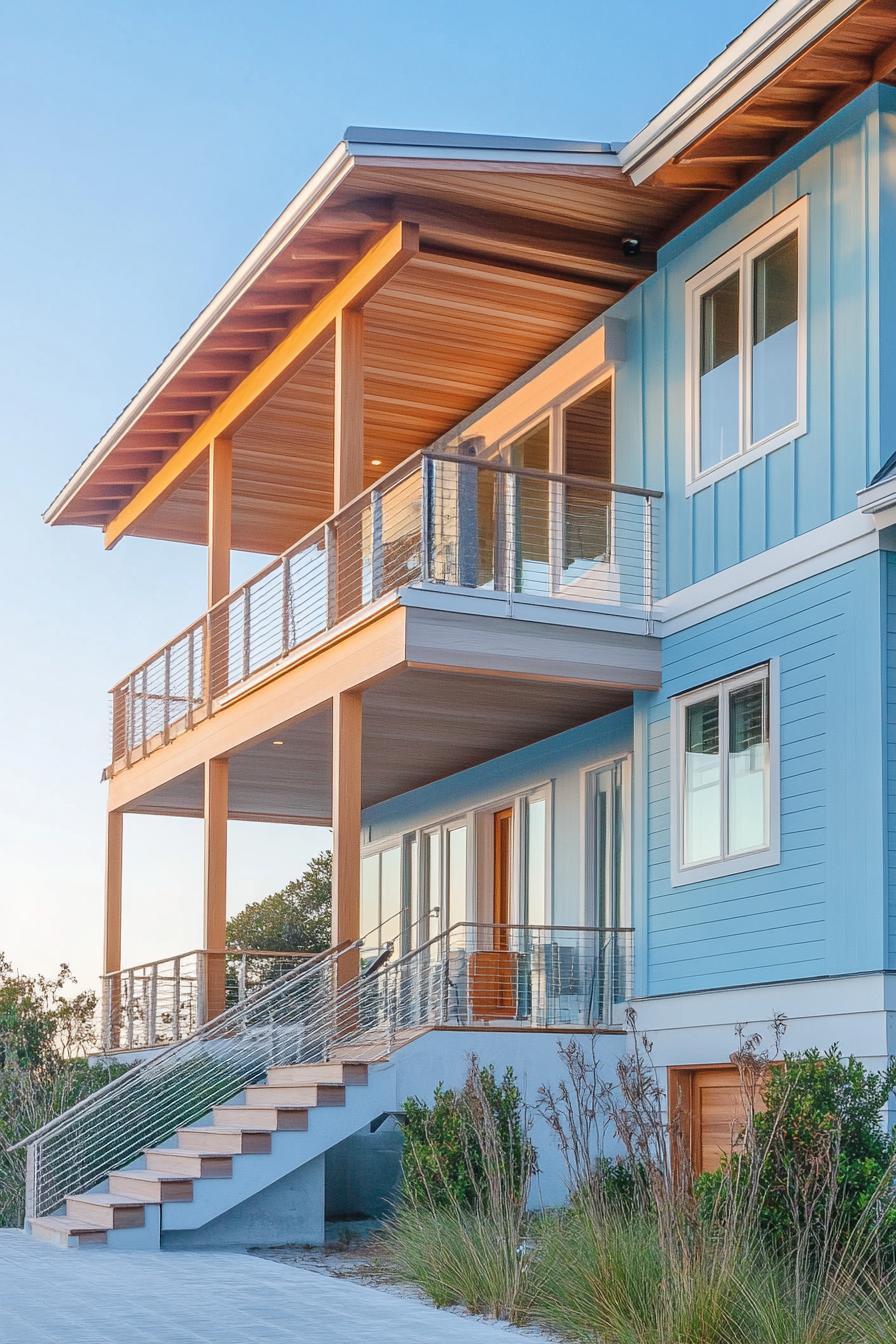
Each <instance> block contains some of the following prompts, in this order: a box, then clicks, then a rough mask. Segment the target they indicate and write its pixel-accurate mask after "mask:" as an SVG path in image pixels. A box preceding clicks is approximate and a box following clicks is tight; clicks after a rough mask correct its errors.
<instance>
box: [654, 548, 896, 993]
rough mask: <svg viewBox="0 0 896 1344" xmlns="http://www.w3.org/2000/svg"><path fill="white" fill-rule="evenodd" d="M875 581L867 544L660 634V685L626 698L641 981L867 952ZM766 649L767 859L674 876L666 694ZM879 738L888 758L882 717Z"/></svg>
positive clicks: (679, 982)
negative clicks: (640, 802)
mask: <svg viewBox="0 0 896 1344" xmlns="http://www.w3.org/2000/svg"><path fill="white" fill-rule="evenodd" d="M880 583H881V577H880V562H879V559H878V557H877V556H869V557H867V558H866V559H864V560H861V561H857V562H855V563H854V564H851V565H844V566H841V567H839V568H838V569H835V570H831V571H829V572H827V573H825V574H821V575H819V576H817V577H815V578H813V579H809V580H806V581H805V582H803V583H800V584H796V585H793V586H792V587H789V588H787V589H784V590H782V591H781V592H778V593H775V594H771V595H769V596H768V597H765V598H762V599H760V600H758V601H755V602H752V603H749V604H747V605H745V606H744V607H742V608H740V609H738V610H736V611H732V612H729V613H727V614H726V615H724V616H719V617H716V618H714V619H712V620H709V621H705V622H702V623H701V624H700V625H697V626H694V627H692V628H691V629H690V630H687V631H684V632H682V633H680V634H678V635H672V636H668V637H667V638H666V640H665V641H664V646H663V653H664V665H663V692H662V693H661V694H660V695H657V696H643V697H639V706H638V713H639V714H641V715H643V716H644V720H645V728H646V731H645V734H644V736H645V740H646V744H647V762H646V779H647V811H646V837H645V838H646V884H647V902H646V910H647V927H646V930H645V933H644V938H643V942H642V947H643V953H644V955H646V961H647V982H646V987H647V992H649V993H651V994H664V993H672V992H677V991H681V990H693V989H707V988H712V987H716V986H724V985H737V984H750V983H757V982H758V983H763V982H767V981H774V980H782V979H791V978H795V977H802V976H817V975H827V974H837V973H843V972H847V971H849V970H858V969H870V968H871V967H872V966H873V967H875V968H879V967H880V965H881V958H882V956H883V947H882V928H881V919H880V911H881V908H882V892H881V882H882V872H881V869H882V864H881V863H880V861H879V856H880V854H881V849H882V840H881V839H880V836H881V827H882V816H881V811H882V809H881V804H880V790H879V788H878V785H877V783H876V781H878V780H879V779H880V777H881V776H880V769H881V762H880V752H879V750H878V749H877V747H876V743H879V742H880V739H881V733H880V729H879V724H880V715H881V703H880V701H881V686H880V678H879V666H880V657H879V648H880V643H879V641H880V629H879V621H878V613H879V611H880ZM894 610H896V597H894ZM893 638H894V648H893V670H894V686H896V629H894V637H893ZM769 658H777V659H779V668H780V690H781V706H780V708H781V715H780V761H781V863H780V864H778V865H776V866H774V867H769V868H761V869H756V870H755V871H753V872H747V873H740V874H736V875H732V876H730V877H726V878H720V879H715V880H711V881H704V882H692V883H688V884H687V885H684V886H677V887H673V886H672V885H671V882H670V859H671V845H672V835H671V832H670V782H671V780H672V778H673V777H674V770H673V763H672V761H671V760H670V744H669V739H670V704H669V697H670V696H672V695H676V694H679V693H681V692H682V691H685V690H689V689H691V688H692V687H695V686H699V685H701V684H702V683H704V682H707V681H712V680H715V679H717V678H719V677H721V676H726V675H730V674H731V673H733V672H737V671H740V670H743V669H745V668H748V667H750V666H751V665H754V664H757V663H760V662H764V661H766V660H767V659H769ZM894 693H896V692H894ZM890 748H891V754H892V757H893V760H894V763H896V733H894V735H893V741H892V743H891V744H890ZM892 852H893V857H894V861H896V843H894V845H893V851H892ZM893 872H894V876H896V862H894V869H893ZM770 1008H771V1009H772V1010H773V1009H774V1005H770Z"/></svg>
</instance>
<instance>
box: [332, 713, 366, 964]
mask: <svg viewBox="0 0 896 1344" xmlns="http://www.w3.org/2000/svg"><path fill="white" fill-rule="evenodd" d="M362 731H363V717H362V693H361V691H339V692H337V694H336V695H334V697H333V942H334V943H341V942H343V941H346V940H351V941H354V939H356V938H358V937H360V934H361V740H362ZM357 970H358V956H357V954H352V955H348V956H343V957H342V958H341V959H340V961H339V963H338V970H337V982H338V983H339V984H344V983H345V982H346V981H347V980H350V979H352V978H353V977H354V976H355V975H356V974H357Z"/></svg>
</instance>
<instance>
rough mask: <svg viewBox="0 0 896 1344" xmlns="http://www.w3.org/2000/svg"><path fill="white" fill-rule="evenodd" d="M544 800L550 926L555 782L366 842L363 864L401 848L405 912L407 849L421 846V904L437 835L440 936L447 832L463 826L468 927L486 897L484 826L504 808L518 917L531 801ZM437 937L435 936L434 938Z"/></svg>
mask: <svg viewBox="0 0 896 1344" xmlns="http://www.w3.org/2000/svg"><path fill="white" fill-rule="evenodd" d="M540 798H543V799H544V802H545V890H546V904H547V907H548V916H549V919H548V925H547V926H546V927H550V924H551V921H552V920H553V917H554V852H553V836H554V786H553V780H550V779H548V780H544V781H543V782H542V783H540V784H534V785H532V786H531V787H530V788H525V789H521V790H517V791H515V792H511V793H507V794H498V795H495V796H494V797H492V798H488V799H486V800H485V801H483V802H482V803H477V804H476V805H475V807H473V808H470V809H469V810H468V811H466V812H455V813H451V814H450V815H449V816H447V817H444V818H441V817H440V818H434V819H433V820H431V821H427V822H426V823H425V824H423V825H420V826H417V827H412V828H411V829H409V830H407V831H398V832H395V833H393V834H391V835H388V836H384V837H382V838H381V839H379V840H377V841H376V842H375V843H368V844H366V845H364V846H362V849H361V859H362V861H363V860H364V859H366V858H368V857H369V856H371V855H374V854H379V853H382V852H383V851H384V850H389V849H396V848H398V847H399V846H400V847H401V861H402V908H403V909H406V908H407V907H408V903H409V900H410V873H409V871H408V869H407V865H406V862H405V860H406V850H407V846H408V844H409V842H410V841H411V840H416V842H417V870H416V883H417V892H418V902H419V900H420V893H422V892H423V890H424V884H425V880H426V856H425V849H426V836H427V835H432V834H435V833H438V835H439V837H440V839H439V931H440V932H444V931H445V925H444V919H445V905H446V899H447V886H446V883H447V877H448V845H447V839H448V832H449V831H452V830H455V829H456V828H457V827H459V826H464V827H466V830H467V878H466V883H467V908H466V913H465V919H466V921H467V922H470V923H475V922H477V921H479V918H480V911H479V908H478V902H479V900H480V898H481V896H482V894H483V893H482V890H481V885H482V873H481V872H480V859H481V858H482V851H483V837H482V834H481V822H482V819H483V818H488V817H490V816H493V815H494V813H495V812H499V811H501V810H502V809H503V808H505V807H512V808H513V836H514V839H513V854H512V870H511V883H512V891H513V902H514V912H515V915H519V914H520V913H521V906H522V904H523V902H524V901H525V899H526V892H525V889H524V888H525V858H526V850H525V846H526V805H527V803H528V802H529V801H530V800H535V799H540ZM413 914H414V912H413V911H410V910H409V909H408V924H409V927H410V928H412V929H414V927H415V925H414V918H413ZM514 922H524V921H522V920H521V919H515V920H514ZM433 936H434V935H433Z"/></svg>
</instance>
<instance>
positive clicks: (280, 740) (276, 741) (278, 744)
mask: <svg viewBox="0 0 896 1344" xmlns="http://www.w3.org/2000/svg"><path fill="white" fill-rule="evenodd" d="M274 746H275V747H282V746H283V738H282V737H275V738H274Z"/></svg>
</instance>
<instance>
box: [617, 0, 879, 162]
mask: <svg viewBox="0 0 896 1344" xmlns="http://www.w3.org/2000/svg"><path fill="white" fill-rule="evenodd" d="M859 3H860V0H775V3H774V4H772V5H770V6H769V7H768V9H767V10H765V12H764V13H763V14H760V16H759V18H758V19H756V20H755V22H753V23H751V24H750V26H749V27H748V28H745V29H744V31H743V32H742V33H741V34H740V36H739V37H736V38H735V39H734V41H733V42H731V43H729V45H728V46H727V47H726V48H725V50H724V51H723V52H721V53H720V55H718V56H717V57H716V58H715V60H713V61H710V63H709V65H708V66H707V67H706V69H705V70H703V71H702V72H701V73H700V74H699V75H698V76H697V78H696V79H693V80H691V82H690V84H688V85H686V86H685V88H683V89H682V91H681V93H679V94H677V95H676V96H675V97H674V98H673V99H672V101H671V102H670V103H667V104H666V106H665V107H664V108H663V109H662V111H661V112H658V113H657V115H656V116H655V117H654V118H653V119H652V120H651V121H649V122H648V123H647V125H646V126H645V127H644V129H643V130H641V131H639V132H638V134H637V135H635V136H633V137H632V139H631V140H629V142H628V143H627V144H626V145H624V146H623V147H622V149H621V150H620V152H619V162H620V165H621V166H622V168H623V169H625V171H626V172H627V173H629V174H630V176H631V178H632V181H633V182H634V183H635V184H636V185H637V184H638V183H641V182H643V181H645V179H646V178H648V177H650V176H651V174H652V173H654V172H656V171H657V169H658V168H661V167H662V166H663V164H665V163H668V161H669V160H670V159H671V158H673V156H674V155H675V154H677V153H678V152H679V151H680V150H682V149H684V148H686V147H687V146H688V145H689V144H691V143H693V141H694V140H696V139H697V137H698V136H700V135H702V134H703V133H704V132H705V131H707V130H709V128H710V127H711V126H713V125H714V124H715V123H716V122H717V121H718V120H719V119H720V118H722V117H724V116H725V115H726V114H727V113H728V112H730V111H731V110H732V109H733V108H735V107H736V106H737V105H738V104H739V103H742V102H743V101H744V99H746V98H749V97H750V96H751V95H752V94H754V93H756V92H757V91H758V90H759V89H760V88H762V86H763V85H764V84H767V83H768V81H769V80H771V79H773V78H774V77H775V75H776V74H778V73H779V72H780V71H781V70H782V69H783V68H784V67H785V66H786V65H788V64H789V63H790V61H792V60H793V59H794V58H795V57H797V56H798V55H799V54H800V52H801V51H802V50H804V49H805V48H806V47H808V46H809V45H810V44H811V43H812V42H814V41H815V40H816V39H817V38H818V37H820V36H821V35H822V34H823V33H825V32H826V31H827V30H828V29H829V28H830V27H832V26H833V25H834V24H835V23H837V22H838V21H839V20H840V19H842V18H843V17H844V16H845V15H847V14H849V13H850V11H851V10H853V9H856V8H858V5H859Z"/></svg>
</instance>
